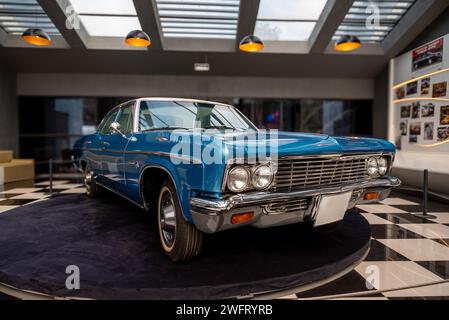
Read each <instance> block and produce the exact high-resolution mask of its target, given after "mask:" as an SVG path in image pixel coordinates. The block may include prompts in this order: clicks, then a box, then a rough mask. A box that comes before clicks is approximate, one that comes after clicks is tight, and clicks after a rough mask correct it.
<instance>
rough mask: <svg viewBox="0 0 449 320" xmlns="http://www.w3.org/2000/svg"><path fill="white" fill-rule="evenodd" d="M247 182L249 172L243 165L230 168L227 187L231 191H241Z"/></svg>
mask: <svg viewBox="0 0 449 320" xmlns="http://www.w3.org/2000/svg"><path fill="white" fill-rule="evenodd" d="M248 183H249V172H248V170H247V169H246V168H245V167H242V166H238V167H234V168H232V169H231V170H230V171H229V173H228V181H227V185H228V189H229V190H231V191H232V192H241V191H243V190H245V189H246V187H247V186H248Z"/></svg>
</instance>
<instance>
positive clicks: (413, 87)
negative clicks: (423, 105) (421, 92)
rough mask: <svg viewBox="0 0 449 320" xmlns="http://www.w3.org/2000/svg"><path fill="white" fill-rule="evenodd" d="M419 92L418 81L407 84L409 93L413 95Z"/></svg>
mask: <svg viewBox="0 0 449 320" xmlns="http://www.w3.org/2000/svg"><path fill="white" fill-rule="evenodd" d="M417 93H418V81H413V82H410V83H408V84H407V95H408V96H411V95H414V94H417Z"/></svg>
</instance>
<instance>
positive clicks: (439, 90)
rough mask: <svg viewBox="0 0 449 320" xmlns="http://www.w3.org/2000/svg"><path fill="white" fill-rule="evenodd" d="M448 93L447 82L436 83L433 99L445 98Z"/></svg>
mask: <svg viewBox="0 0 449 320" xmlns="http://www.w3.org/2000/svg"><path fill="white" fill-rule="evenodd" d="M446 93H447V81H444V82H439V83H435V84H434V85H433V89H432V97H433V98H439V97H445V96H446Z"/></svg>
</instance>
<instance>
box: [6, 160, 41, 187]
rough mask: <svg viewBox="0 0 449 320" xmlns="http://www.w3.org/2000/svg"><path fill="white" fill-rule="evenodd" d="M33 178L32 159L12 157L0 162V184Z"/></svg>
mask: <svg viewBox="0 0 449 320" xmlns="http://www.w3.org/2000/svg"><path fill="white" fill-rule="evenodd" d="M31 179H34V160H33V159H13V160H12V161H11V162H8V163H0V184H4V183H8V182H14V181H21V180H31Z"/></svg>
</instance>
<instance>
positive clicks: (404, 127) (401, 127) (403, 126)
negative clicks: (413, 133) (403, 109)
mask: <svg viewBox="0 0 449 320" xmlns="http://www.w3.org/2000/svg"><path fill="white" fill-rule="evenodd" d="M407 127H408V121H407V120H404V121H401V123H400V124H399V131H400V132H401V136H406V135H407V130H408V128H407Z"/></svg>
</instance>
